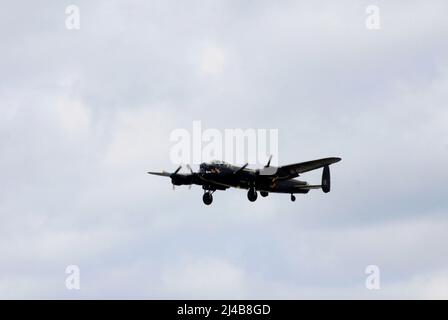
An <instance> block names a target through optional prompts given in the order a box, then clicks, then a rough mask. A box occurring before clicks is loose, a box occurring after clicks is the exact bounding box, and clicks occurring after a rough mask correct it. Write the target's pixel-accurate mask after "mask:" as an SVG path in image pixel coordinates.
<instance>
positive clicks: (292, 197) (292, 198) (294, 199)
mask: <svg viewBox="0 0 448 320" xmlns="http://www.w3.org/2000/svg"><path fill="white" fill-rule="evenodd" d="M291 201H292V202H294V201H296V196H295V195H293V194H292V195H291Z"/></svg>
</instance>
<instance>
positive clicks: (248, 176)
mask: <svg viewBox="0 0 448 320" xmlns="http://www.w3.org/2000/svg"><path fill="white" fill-rule="evenodd" d="M271 159H272V156H271V157H270V158H269V161H268V163H267V164H266V165H265V166H264V168H262V169H256V170H254V169H249V168H247V166H248V163H246V164H245V165H243V166H241V167H238V166H235V165H231V164H229V163H226V162H223V161H212V162H210V163H201V164H200V166H199V172H194V171H193V170H192V169H191V167H190V166H189V165H187V168H188V169H189V171H190V173H179V171H180V170H181V168H182V166H179V167H178V168H177V169H176V170H175V171H174V172H172V173H170V172H166V171H162V172H148V173H149V174H154V175H158V176H163V177H169V178H171V183H172V184H173V188H174V186H180V185H189V186H191V185H193V184H196V185H200V186H202V189H204V195H203V197H202V201H203V202H204V204H206V205H210V204H211V203H212V202H213V193H214V192H215V191H216V190H226V189H228V188H231V187H233V188H241V189H247V190H248V192H247V198H248V199H249V201H252V202H254V201H255V200H257V197H258V194H257V191H259V192H260V195H261V196H262V197H267V196H268V195H269V193H287V194H290V195H291V201H295V200H296V197H295V196H294V194H297V193H308V192H309V191H310V190H311V189H322V191H323V192H325V193H327V192H330V165H331V164H333V163H336V162H339V161H341V158H336V157H332V158H324V159H318V160H311V161H307V162H301V163H295V164H290V165H286V166H281V167H271V165H270V164H271ZM319 168H323V171H322V182H321V184H320V185H310V184H308V183H307V182H306V181H301V180H298V179H295V178H297V177H299V175H300V174H302V173H304V172H308V171H311V170H315V169H319Z"/></svg>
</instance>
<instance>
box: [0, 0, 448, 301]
mask: <svg viewBox="0 0 448 320" xmlns="http://www.w3.org/2000/svg"><path fill="white" fill-rule="evenodd" d="M70 4H75V5H78V6H79V8H80V10H81V29H80V30H79V31H68V30H67V29H66V28H65V19H66V15H65V8H66V6H68V5H70ZM372 4H373V5H377V6H379V8H380V10H381V29H380V30H376V31H371V30H367V29H366V27H365V19H366V17H367V14H366V12H365V11H366V7H367V6H368V5H372ZM447 11H448V3H447V2H446V1H444V0H440V1H380V0H377V1H358V0H352V1H348V0H347V1H337V2H336V1H307V2H304V1H278V2H277V1H236V0H233V1H232V0H228V1H165V0H163V1H162V0H160V1H109V0H108V1H81V0H80V1H57V2H56V1H14V2H11V1H6V0H1V5H0V40H1V42H0V43H1V50H0V107H1V116H0V155H1V156H0V181H1V182H0V298H64V299H65V298H68V299H71V298H288V299H294V298H366V299H377V298H405V299H406V298H448V248H447V243H448V232H447V231H448V216H447V214H448V199H447V191H446V185H447V180H448V169H447V163H448V107H447V100H448V90H447V88H448V41H447V39H448V37H447V36H448V20H447V19H446V13H447ZM194 120H201V121H202V124H203V125H204V126H205V127H208V128H218V129H225V128H243V129H244V128H278V129H279V140H280V141H279V142H280V146H279V148H280V149H279V152H280V155H279V157H280V159H279V162H280V163H290V162H297V161H305V160H310V159H313V158H318V157H323V156H340V157H342V158H343V161H342V162H340V163H338V164H336V165H335V166H333V170H332V181H333V190H332V192H331V193H329V194H326V195H325V194H323V193H322V192H321V191H314V192H310V193H309V194H308V195H306V196H299V197H298V199H297V201H296V202H295V203H292V202H291V201H290V200H289V196H288V195H272V196H269V197H268V198H266V199H259V200H258V201H257V202H255V203H250V202H249V201H248V200H247V198H246V194H245V192H244V191H241V190H230V191H227V192H217V193H215V201H214V203H213V205H212V206H210V207H206V206H204V205H203V204H202V200H201V196H202V190H201V189H200V188H199V187H193V188H192V189H191V190H188V188H186V187H181V188H178V189H177V190H176V191H174V192H173V191H172V190H171V185H170V182H169V180H168V179H166V180H164V179H163V178H160V177H154V176H148V175H147V174H145V172H146V171H147V170H149V169H151V170H161V169H166V170H173V169H175V166H174V165H173V164H172V163H170V159H169V151H170V147H171V145H172V144H171V143H170V142H169V134H170V132H171V131H172V130H173V129H175V128H187V129H190V128H192V122H193V121H194ZM306 177H307V178H309V180H310V181H311V182H318V181H319V179H320V172H316V173H310V174H307V175H306ZM70 264H76V265H79V267H80V268H81V290H79V291H69V290H67V289H66V288H65V278H66V274H65V268H66V266H67V265H70ZM370 264H375V265H378V266H379V267H380V270H381V290H378V291H369V290H367V289H366V288H365V286H364V283H365V279H366V275H365V274H364V270H365V268H366V266H367V265H370Z"/></svg>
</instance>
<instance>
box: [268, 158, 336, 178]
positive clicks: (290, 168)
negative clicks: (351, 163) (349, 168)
mask: <svg viewBox="0 0 448 320" xmlns="http://www.w3.org/2000/svg"><path fill="white" fill-rule="evenodd" d="M339 161H341V158H335V157H333V158H324V159H318V160H311V161H306V162H300V163H295V164H289V165H286V166H282V167H278V168H277V172H276V173H275V176H277V177H278V179H292V178H295V177H298V176H299V174H300V173H304V172H308V171H311V170H315V169H319V168H322V167H324V166H328V165H330V164H333V163H336V162H339Z"/></svg>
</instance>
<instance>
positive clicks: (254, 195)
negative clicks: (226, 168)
mask: <svg viewBox="0 0 448 320" xmlns="http://www.w3.org/2000/svg"><path fill="white" fill-rule="evenodd" d="M257 197H258V194H257V191H255V189H254V188H250V189H249V191H248V192H247V199H249V201H250V202H254V201H255V200H257Z"/></svg>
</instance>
